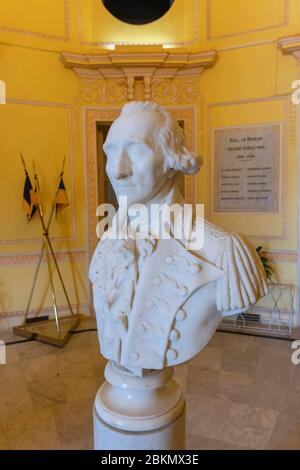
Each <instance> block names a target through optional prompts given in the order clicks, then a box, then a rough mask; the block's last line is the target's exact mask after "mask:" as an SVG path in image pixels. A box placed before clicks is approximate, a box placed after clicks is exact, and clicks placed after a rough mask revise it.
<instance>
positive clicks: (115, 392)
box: [94, 362, 185, 450]
mask: <svg viewBox="0 0 300 470" xmlns="http://www.w3.org/2000/svg"><path fill="white" fill-rule="evenodd" d="M172 377H173V368H171V367H169V368H166V369H163V370H160V371H149V372H147V373H146V374H145V375H144V376H143V377H137V376H135V375H134V374H132V373H131V372H129V371H128V370H127V369H124V368H122V367H119V366H117V365H116V364H115V363H113V362H108V363H107V365H106V368H105V378H106V382H104V383H103V384H102V386H101V387H100V389H99V391H98V393H97V395H96V398H95V403H94V447H95V450H139V449H141V450H172V449H176V450H177V449H184V448H185V402H184V398H183V395H182V392H181V389H180V387H179V385H178V384H177V382H176V381H175V380H174V379H173V378H172Z"/></svg>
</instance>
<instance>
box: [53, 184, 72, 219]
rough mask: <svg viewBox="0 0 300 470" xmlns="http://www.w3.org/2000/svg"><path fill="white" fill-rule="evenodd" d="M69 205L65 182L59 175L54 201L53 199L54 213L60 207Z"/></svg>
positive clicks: (60, 208)
mask: <svg viewBox="0 0 300 470" xmlns="http://www.w3.org/2000/svg"><path fill="white" fill-rule="evenodd" d="M69 205H70V203H69V199H68V195H67V191H66V187H65V183H64V180H63V177H62V176H61V177H60V181H59V185H58V190H57V195H56V201H55V207H56V215H57V213H58V212H59V211H61V210H62V209H64V208H65V207H67V206H69Z"/></svg>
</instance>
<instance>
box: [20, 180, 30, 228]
mask: <svg viewBox="0 0 300 470" xmlns="http://www.w3.org/2000/svg"><path fill="white" fill-rule="evenodd" d="M31 194H32V184H31V181H30V178H29V175H28V173H27V171H25V183H24V190H23V204H22V207H23V211H24V212H26V215H27V221H28V222H29V221H30V219H31V216H32V204H31Z"/></svg>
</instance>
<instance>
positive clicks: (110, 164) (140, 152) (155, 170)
mask: <svg viewBox="0 0 300 470" xmlns="http://www.w3.org/2000/svg"><path fill="white" fill-rule="evenodd" d="M159 125H161V119H160V116H159V114H158V113H156V112H153V111H150V112H146V111H140V112H137V113H135V114H132V115H129V116H125V117H122V116H121V117H119V118H118V119H117V120H116V121H115V122H114V123H113V124H112V126H111V127H110V130H109V133H108V135H107V139H106V141H105V143H104V145H103V149H104V152H105V154H106V156H107V165H106V172H107V174H108V177H109V179H110V182H111V184H112V186H113V189H114V191H115V193H116V196H117V198H118V199H119V198H120V196H127V198H128V205H129V206H130V205H131V204H136V203H142V204H147V202H149V201H150V200H151V198H153V196H155V194H156V193H157V192H158V191H159V190H160V189H161V188H162V187H163V185H164V184H165V182H166V180H167V179H168V177H169V175H170V170H168V169H167V168H166V160H165V156H164V154H163V152H162V150H161V148H160V145H159V143H158V142H157V138H156V135H157V128H158V126H159Z"/></svg>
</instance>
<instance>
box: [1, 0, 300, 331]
mask: <svg viewBox="0 0 300 470" xmlns="http://www.w3.org/2000/svg"><path fill="white" fill-rule="evenodd" d="M299 32H300V2H299V1H298V0H252V1H251V2H245V0H176V1H175V4H174V7H172V8H171V10H170V11H169V12H168V13H167V15H166V16H165V17H164V18H162V19H161V20H159V21H156V22H155V23H153V24H150V25H146V26H130V25H122V24H121V23H120V22H119V21H118V20H116V19H115V18H113V17H111V16H110V15H109V14H108V13H107V12H106V11H105V10H104V8H103V6H102V4H101V2H100V0H27V1H26V2H23V1H22V0H2V1H1V2H0V80H4V81H5V82H6V86H7V98H8V102H7V104H6V105H0V155H1V157H0V158H1V198H0V214H1V217H2V224H1V233H0V253H1V257H0V273H1V274H0V299H1V302H0V318H1V319H2V323H1V320H0V328H1V327H3V325H8V324H11V323H19V322H20V318H21V316H22V314H23V311H24V309H25V303H26V298H27V293H28V290H29V288H30V284H31V280H32V274H33V270H34V266H35V262H36V257H37V253H38V250H39V242H38V241H37V238H38V237H39V235H40V225H39V221H38V219H35V220H33V221H32V222H31V223H30V224H27V223H26V220H25V215H24V213H23V212H22V210H21V201H22V197H21V193H22V188H23V182H24V175H23V172H22V168H21V164H20V160H19V152H20V151H22V152H23V154H24V157H25V159H26V161H27V162H28V164H30V165H31V161H32V160H33V159H34V160H35V161H36V165H37V169H38V172H39V174H40V177H41V186H42V196H43V200H44V201H45V205H46V206H49V203H50V201H51V198H52V194H53V191H54V188H55V184H56V179H57V174H58V172H59V169H60V165H61V160H62V157H63V155H64V154H66V155H67V156H68V158H67V164H66V175H65V183H66V186H67V189H68V194H69V197H70V199H71V207H70V208H67V209H65V210H64V211H63V212H61V213H60V214H59V219H58V220H57V221H55V220H54V222H53V230H52V234H53V235H54V237H55V240H54V246H55V248H56V250H58V251H59V252H61V255H60V263H61V266H62V270H63V272H64V275H65V278H66V283H67V287H68V291H69V293H70V297H71V302H72V303H73V304H74V305H78V309H79V310H80V311H82V312H88V306H87V302H88V300H87V299H88V298H87V295H88V282H87V259H86V250H87V203H86V192H87V187H86V181H85V176H84V175H85V163H86V162H85V159H86V157H85V153H84V146H85V137H86V136H85V135H84V132H83V124H84V122H83V117H82V116H83V109H84V107H85V106H95V107H97V108H99V109H105V108H107V107H110V108H111V107H120V106H121V105H122V104H123V102H124V97H123V96H122V94H120V95H119V97H118V96H117V95H116V94H113V92H112V91H111V94H110V95H109V94H108V95H106V94H104V95H102V97H101V96H99V94H98V95H94V94H93V92H92V91H91V89H90V93H89V92H87V83H86V82H85V81H84V80H79V79H78V78H77V77H76V76H75V74H74V73H73V72H72V71H71V70H68V69H65V68H64V67H63V65H62V63H61V61H60V54H61V52H62V51H68V52H74V53H91V54H92V53H101V54H105V53H107V52H108V51H107V50H106V49H105V47H106V46H107V44H108V43H111V42H118V43H127V42H133V43H136V45H133V46H130V47H129V46H124V45H123V46H120V47H118V48H117V52H118V51H124V50H125V51H131V50H133V51H136V50H139V51H145V50H149V51H154V50H157V51H159V50H161V46H158V45H153V46H143V45H140V43H169V45H173V46H176V45H177V46H178V49H172V52H182V51H191V52H202V51H208V50H215V49H216V50H217V51H218V56H219V57H218V61H217V63H216V65H215V66H214V67H212V68H210V69H207V70H206V71H205V72H203V74H202V75H201V76H200V77H199V78H190V79H181V80H176V81H175V82H174V83H173V85H172V87H169V88H168V91H169V93H168V95H165V94H163V93H159V90H156V93H155V99H156V100H157V101H159V102H161V103H162V104H165V105H167V106H173V107H174V106H175V107H177V108H178V107H181V106H194V109H195V113H196V129H197V132H196V142H197V149H198V151H200V152H201V153H202V154H203V155H204V160H205V164H204V166H203V169H202V171H201V173H200V175H199V177H197V189H198V199H199V201H201V202H204V203H205V205H206V212H207V215H208V217H209V218H211V219H212V220H213V221H214V222H215V223H218V224H220V225H221V226H224V227H226V228H228V229H229V230H240V231H244V232H245V233H246V234H247V235H249V236H251V240H252V242H253V243H254V244H255V245H258V244H262V245H263V246H264V247H266V249H268V250H270V252H271V254H272V256H273V258H274V259H275V261H276V263H277V266H278V272H279V273H280V280H281V281H282V282H290V283H292V284H296V249H297V230H296V221H297V206H296V200H297V146H298V145H299V142H298V132H297V129H298V127H297V126H298V124H297V119H298V108H297V106H295V105H293V104H291V100H290V94H291V83H292V81H293V80H296V79H297V78H299V68H298V64H297V61H296V60H295V59H294V58H293V57H292V56H289V55H283V54H282V53H281V51H280V50H279V49H278V45H277V41H278V39H279V38H281V37H283V36H289V35H293V34H296V33H299ZM100 82H101V80H100V81H99V86H100V85H101V84H100ZM102 85H103V84H102ZM102 85H101V86H102ZM172 90H173V92H172ZM269 122H281V123H282V124H283V153H282V162H281V165H282V167H281V169H282V171H281V185H282V194H281V211H280V213H279V214H276V215H271V214H259V215H247V216H246V215H237V214H214V213H213V208H212V206H211V203H210V201H211V192H212V185H211V178H212V141H211V135H212V131H213V129H214V128H216V127H225V126H239V125H244V124H257V123H269ZM70 253H71V255H70ZM70 256H71V258H70ZM41 281H42V282H41V283H40V284H39V289H38V292H37V293H36V295H35V297H34V299H33V308H39V307H41V308H43V309H45V308H46V309H47V307H49V306H50V305H51V299H50V295H49V289H48V285H47V275H46V265H45V263H44V264H43V266H42V272H41ZM58 297H59V304H60V305H61V306H65V304H66V302H65V300H64V298H63V295H62V292H60V291H59V292H58Z"/></svg>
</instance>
